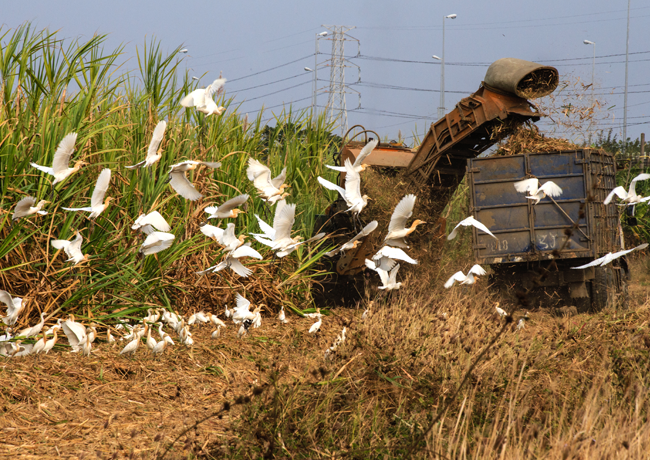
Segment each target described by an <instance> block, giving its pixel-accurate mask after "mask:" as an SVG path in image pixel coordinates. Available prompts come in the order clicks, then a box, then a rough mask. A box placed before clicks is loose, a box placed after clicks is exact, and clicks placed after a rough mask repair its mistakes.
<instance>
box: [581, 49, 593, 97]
mask: <svg viewBox="0 0 650 460" xmlns="http://www.w3.org/2000/svg"><path fill="white" fill-rule="evenodd" d="M582 43H584V44H585V45H593V47H594V59H593V61H592V63H591V105H592V106H593V105H594V104H595V102H596V100H595V99H594V84H595V80H596V43H595V42H592V41H591V40H583V41H582Z"/></svg>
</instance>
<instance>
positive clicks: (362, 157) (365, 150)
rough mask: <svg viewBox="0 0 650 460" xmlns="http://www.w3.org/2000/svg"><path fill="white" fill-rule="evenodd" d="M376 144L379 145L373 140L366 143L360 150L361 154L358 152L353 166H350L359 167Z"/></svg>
mask: <svg viewBox="0 0 650 460" xmlns="http://www.w3.org/2000/svg"><path fill="white" fill-rule="evenodd" d="M377 144H379V141H378V140H377V139H373V140H371V141H370V142H368V143H367V144H366V145H364V146H363V148H362V149H361V152H359V155H358V156H357V158H356V159H355V160H354V164H353V165H352V166H354V167H355V168H356V167H358V166H361V163H363V160H365V159H366V157H367V156H368V155H370V154H371V153H372V151H373V150H374V149H375V147H377Z"/></svg>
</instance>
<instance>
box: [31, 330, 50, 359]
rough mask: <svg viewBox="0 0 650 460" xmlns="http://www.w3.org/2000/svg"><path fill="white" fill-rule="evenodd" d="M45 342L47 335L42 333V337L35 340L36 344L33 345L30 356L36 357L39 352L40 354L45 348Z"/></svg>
mask: <svg viewBox="0 0 650 460" xmlns="http://www.w3.org/2000/svg"><path fill="white" fill-rule="evenodd" d="M46 341H47V335H45V332H43V337H41V338H40V339H38V340H36V342H35V343H34V348H32V354H33V355H37V354H39V353H40V352H42V351H43V349H44V348H45V342H46Z"/></svg>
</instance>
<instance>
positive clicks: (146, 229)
mask: <svg viewBox="0 0 650 460" xmlns="http://www.w3.org/2000/svg"><path fill="white" fill-rule="evenodd" d="M154 228H155V229H156V230H158V231H161V232H169V231H171V229H172V228H171V226H170V225H169V224H168V223H167V221H166V220H165V218H164V217H163V216H162V215H161V214H160V213H159V212H158V211H153V212H150V213H149V214H147V215H145V214H141V215H140V217H138V218H137V219H136V220H135V222H134V223H133V225H132V226H131V229H133V230H140V231H141V232H142V233H144V234H145V235H150V234H152V233H153V232H155V230H154Z"/></svg>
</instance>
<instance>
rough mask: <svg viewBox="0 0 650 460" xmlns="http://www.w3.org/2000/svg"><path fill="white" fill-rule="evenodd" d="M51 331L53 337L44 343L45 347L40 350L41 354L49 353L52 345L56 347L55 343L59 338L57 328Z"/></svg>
mask: <svg viewBox="0 0 650 460" xmlns="http://www.w3.org/2000/svg"><path fill="white" fill-rule="evenodd" d="M52 329H54V332H53V334H54V336H53V337H52V338H51V339H50V340H48V341H47V342H45V346H44V347H43V349H42V350H41V353H45V354H48V353H49V352H50V350H51V349H52V348H54V345H56V341H57V339H58V338H59V336H58V332H59V328H58V327H57V328H52ZM46 335H47V334H46Z"/></svg>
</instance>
